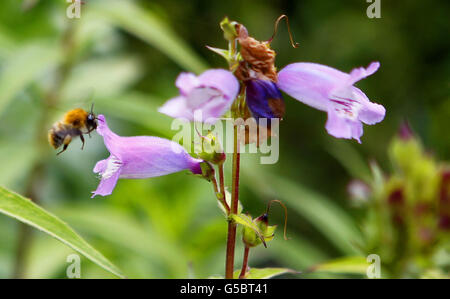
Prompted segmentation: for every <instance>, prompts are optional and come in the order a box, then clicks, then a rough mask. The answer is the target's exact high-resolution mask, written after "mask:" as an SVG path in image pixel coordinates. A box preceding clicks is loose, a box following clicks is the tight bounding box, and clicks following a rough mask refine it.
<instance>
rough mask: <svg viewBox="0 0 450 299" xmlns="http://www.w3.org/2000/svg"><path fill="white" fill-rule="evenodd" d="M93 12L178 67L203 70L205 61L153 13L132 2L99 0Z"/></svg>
mask: <svg viewBox="0 0 450 299" xmlns="http://www.w3.org/2000/svg"><path fill="white" fill-rule="evenodd" d="M89 5H90V8H91V10H92V11H94V13H95V14H98V15H100V16H101V17H104V18H106V19H107V20H108V21H109V22H111V23H113V24H114V25H116V26H118V27H120V28H122V29H124V30H126V31H128V32H129V33H131V34H134V35H136V36H137V37H139V38H141V39H142V40H144V41H146V42H147V43H149V44H151V45H152V46H154V47H155V48H157V49H159V50H160V51H161V52H163V53H164V54H166V55H167V56H169V57H170V58H171V59H173V60H174V61H175V62H177V63H178V64H179V65H180V66H181V67H183V68H186V69H188V70H191V71H194V72H197V73H199V72H202V71H203V70H204V69H206V64H205V63H204V62H203V61H202V59H200V58H199V57H198V56H197V55H196V54H195V53H194V52H193V51H192V50H191V49H190V47H189V46H188V45H186V44H185V42H184V41H183V40H182V39H180V38H179V37H178V36H177V35H176V34H175V33H174V32H173V31H172V30H171V29H170V27H169V26H168V25H167V24H165V23H164V22H163V21H162V20H160V19H159V18H158V16H157V15H156V14H154V13H153V12H151V11H149V10H148V9H146V8H143V7H139V6H138V5H136V4H135V3H134V2H133V1H98V2H96V3H92V5H91V4H89Z"/></svg>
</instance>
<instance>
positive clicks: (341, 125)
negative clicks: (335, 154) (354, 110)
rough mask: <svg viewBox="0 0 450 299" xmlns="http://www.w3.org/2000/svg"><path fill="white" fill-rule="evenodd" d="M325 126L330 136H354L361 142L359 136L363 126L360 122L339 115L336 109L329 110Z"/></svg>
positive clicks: (347, 137) (348, 137)
mask: <svg viewBox="0 0 450 299" xmlns="http://www.w3.org/2000/svg"><path fill="white" fill-rule="evenodd" d="M325 128H326V129H327V132H328V134H330V135H331V136H334V137H336V138H345V139H352V138H354V139H356V140H357V141H358V142H359V143H361V140H360V138H361V136H362V134H363V127H362V123H361V122H360V121H358V120H353V119H349V118H347V117H345V116H342V115H339V113H336V111H329V112H328V120H327V123H326V124H325Z"/></svg>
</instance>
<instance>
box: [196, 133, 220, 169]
mask: <svg viewBox="0 0 450 299" xmlns="http://www.w3.org/2000/svg"><path fill="white" fill-rule="evenodd" d="M200 138H201V144H200V146H201V148H200V150H199V151H198V157H199V158H200V159H203V160H205V161H207V162H210V163H213V164H216V165H220V164H222V163H223V162H225V159H226V155H225V153H224V152H223V149H222V147H221V145H220V143H219V142H218V140H217V138H216V136H214V134H212V133H211V132H209V133H208V134H207V135H206V136H200Z"/></svg>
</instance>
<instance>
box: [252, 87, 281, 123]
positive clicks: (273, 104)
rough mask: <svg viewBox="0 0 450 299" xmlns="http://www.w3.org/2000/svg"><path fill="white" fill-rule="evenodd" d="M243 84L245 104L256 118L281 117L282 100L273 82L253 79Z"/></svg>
mask: <svg viewBox="0 0 450 299" xmlns="http://www.w3.org/2000/svg"><path fill="white" fill-rule="evenodd" d="M245 85H246V87H247V88H246V101H247V105H248V108H249V109H250V112H251V113H252V116H253V117H254V118H255V119H256V120H259V118H267V119H271V118H282V117H283V115H284V100H283V97H282V95H281V92H280V90H279V89H278V87H277V85H276V84H275V83H273V82H272V81H270V80H260V79H254V80H249V81H246V82H245Z"/></svg>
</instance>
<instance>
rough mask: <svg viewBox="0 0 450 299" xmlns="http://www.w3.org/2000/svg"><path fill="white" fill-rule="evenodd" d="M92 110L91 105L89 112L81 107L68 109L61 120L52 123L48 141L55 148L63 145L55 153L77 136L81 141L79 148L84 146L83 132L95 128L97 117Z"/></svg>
mask: <svg viewBox="0 0 450 299" xmlns="http://www.w3.org/2000/svg"><path fill="white" fill-rule="evenodd" d="M92 110H93V106H92V108H91V112H87V111H86V110H84V109H81V108H76V109H73V110H70V111H69V112H67V113H66V114H65V115H64V117H63V119H62V120H61V121H58V122H56V123H54V124H53V126H52V128H51V129H50V130H49V131H48V142H49V143H50V145H51V146H53V147H54V148H55V149H58V148H59V147H60V146H61V145H64V146H63V149H62V150H61V151H60V152H58V153H57V155H59V154H61V153H62V152H64V151H65V150H66V149H67V147H68V146H69V144H70V142H71V141H72V139H73V138H75V137H77V136H79V137H80V139H81V142H82V146H81V149H83V148H84V137H83V134H90V133H91V132H92V131H94V130H95V129H97V117H96V116H95V114H94V113H93V111H92ZM83 130H85V131H83ZM89 136H90V135H89Z"/></svg>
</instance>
